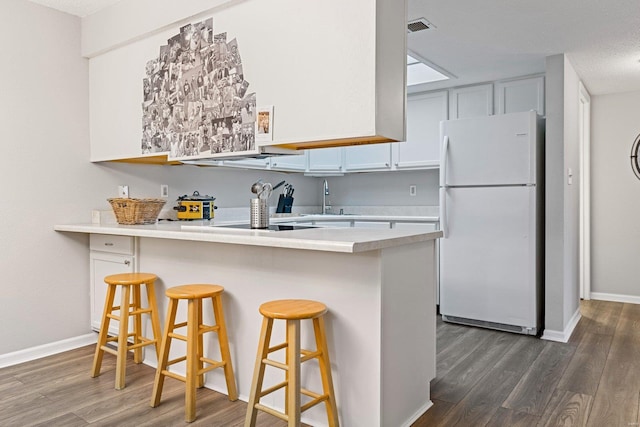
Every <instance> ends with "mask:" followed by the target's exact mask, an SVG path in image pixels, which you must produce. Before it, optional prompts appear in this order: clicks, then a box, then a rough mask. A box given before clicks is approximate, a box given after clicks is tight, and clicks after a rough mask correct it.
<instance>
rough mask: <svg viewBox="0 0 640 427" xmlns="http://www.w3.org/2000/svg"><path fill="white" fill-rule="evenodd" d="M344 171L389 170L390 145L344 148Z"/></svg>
mask: <svg viewBox="0 0 640 427" xmlns="http://www.w3.org/2000/svg"><path fill="white" fill-rule="evenodd" d="M344 169H345V171H347V172H349V171H371V170H388V169H391V144H387V143H385V144H371V145H354V146H352V147H345V148H344Z"/></svg>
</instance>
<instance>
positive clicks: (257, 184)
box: [251, 179, 262, 194]
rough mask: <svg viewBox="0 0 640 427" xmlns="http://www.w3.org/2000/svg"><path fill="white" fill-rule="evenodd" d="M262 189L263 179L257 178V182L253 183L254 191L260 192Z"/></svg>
mask: <svg viewBox="0 0 640 427" xmlns="http://www.w3.org/2000/svg"><path fill="white" fill-rule="evenodd" d="M260 190H262V179H259V180H257V181H256V182H254V183H253V185H251V192H252V193H254V194H258V193H260Z"/></svg>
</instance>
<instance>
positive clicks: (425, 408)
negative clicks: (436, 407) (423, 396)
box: [402, 400, 433, 427]
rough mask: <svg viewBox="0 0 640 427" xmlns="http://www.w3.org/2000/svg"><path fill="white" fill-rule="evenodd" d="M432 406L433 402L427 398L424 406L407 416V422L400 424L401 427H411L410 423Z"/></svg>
mask: <svg viewBox="0 0 640 427" xmlns="http://www.w3.org/2000/svg"><path fill="white" fill-rule="evenodd" d="M432 406H433V402H432V401H431V400H428V401H427V403H425V404H424V406H423V407H422V408H420V409H419V410H418V412H416V413H415V414H413V416H412V417H411V418H409V419H408V420H407V422H406V423H404V424H403V425H402V427H411V425H412V424H413V423H415V422H416V421H418V418H420V417H421V416H422V414H424V413H425V412H427V410H428V409H429V408H431V407H432Z"/></svg>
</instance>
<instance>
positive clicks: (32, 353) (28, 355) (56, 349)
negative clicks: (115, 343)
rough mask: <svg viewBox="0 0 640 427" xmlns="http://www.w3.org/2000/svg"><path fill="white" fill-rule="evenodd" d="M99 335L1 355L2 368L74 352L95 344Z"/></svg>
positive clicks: (0, 363)
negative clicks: (70, 351)
mask: <svg viewBox="0 0 640 427" xmlns="http://www.w3.org/2000/svg"><path fill="white" fill-rule="evenodd" d="M97 339H98V334H96V333H93V332H92V333H90V334H87V335H81V336H79V337H73V338H68V339H66V340H62V341H56V342H52V343H49V344H43V345H39V346H36V347H31V348H25V349H24V350H19V351H14V352H13V353H6V354H1V355H0V368H5V367H7V366H13V365H17V364H19V363H24V362H29V361H31V360H36V359H40V358H42V357H46V356H51V355H52V354H58V353H62V352H64V351H69V350H73V349H75V348H78V347H83V346H85V345H90V344H95V343H96V341H97Z"/></svg>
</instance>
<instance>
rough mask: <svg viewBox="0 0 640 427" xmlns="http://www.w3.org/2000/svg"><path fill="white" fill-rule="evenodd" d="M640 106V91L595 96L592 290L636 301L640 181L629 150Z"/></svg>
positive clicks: (637, 129) (639, 125) (638, 289)
mask: <svg viewBox="0 0 640 427" xmlns="http://www.w3.org/2000/svg"><path fill="white" fill-rule="evenodd" d="M639 111H640V92H628V93H617V94H610V95H599V96H592V97H591V150H592V151H591V221H592V228H591V238H592V240H591V254H592V255H591V260H592V264H591V275H592V276H591V290H592V292H594V293H605V294H609V295H610V296H617V297H619V298H621V299H624V300H634V298H635V301H636V302H637V301H638V298H639V297H640V286H638V284H639V281H638V270H637V268H638V259H639V257H640V221H639V220H638V218H639V215H640V214H639V213H640V181H639V180H638V178H636V177H635V175H634V174H633V171H632V169H631V165H630V160H629V156H630V153H631V146H632V144H633V141H634V140H635V138H636V137H637V136H638V133H640V120H639V119H638V112H639ZM610 296H609V298H610Z"/></svg>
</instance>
